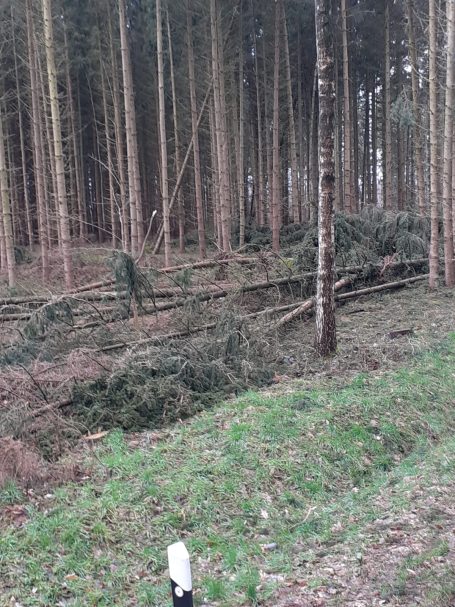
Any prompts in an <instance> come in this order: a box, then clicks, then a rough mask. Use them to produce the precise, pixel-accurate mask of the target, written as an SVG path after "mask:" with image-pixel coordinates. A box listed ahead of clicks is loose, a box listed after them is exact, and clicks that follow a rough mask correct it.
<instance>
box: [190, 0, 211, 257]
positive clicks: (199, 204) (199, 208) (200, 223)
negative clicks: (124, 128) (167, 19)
mask: <svg viewBox="0 0 455 607" xmlns="http://www.w3.org/2000/svg"><path fill="white" fill-rule="evenodd" d="M186 32H187V47H188V76H189V85H190V104H191V131H192V135H193V160H194V192H195V199H196V216H197V232H198V241H199V257H200V258H201V259H205V257H206V256H207V251H206V244H205V222H204V206H203V200H202V178H201V153H200V148H199V129H198V111H197V97H196V78H195V75H194V49H193V17H192V14H191V8H190V0H186Z"/></svg>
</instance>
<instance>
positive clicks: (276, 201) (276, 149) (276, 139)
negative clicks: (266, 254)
mask: <svg viewBox="0 0 455 607" xmlns="http://www.w3.org/2000/svg"><path fill="white" fill-rule="evenodd" d="M280 21H281V10H280V3H279V2H276V4H275V63H274V73H273V145H272V162H273V185H272V209H271V210H272V246H273V250H274V251H275V252H278V251H279V250H280V228H281V187H280V124H279V121H280V31H281V27H280Z"/></svg>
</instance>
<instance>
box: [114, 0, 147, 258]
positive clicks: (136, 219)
mask: <svg viewBox="0 0 455 607" xmlns="http://www.w3.org/2000/svg"><path fill="white" fill-rule="evenodd" d="M119 19H120V44H121V54H122V70H123V95H124V100H125V131H126V149H127V163H128V187H129V197H130V201H129V202H130V216H131V254H132V255H133V257H135V256H136V255H137V254H138V253H139V251H140V250H141V248H142V243H143V240H144V224H143V214H142V213H143V211H142V187H141V176H140V171H139V150H138V143H137V122H136V108H135V105H134V90H133V73H132V67H131V56H130V49H129V46H128V34H127V31H128V27H127V22H126V7H125V0H119Z"/></svg>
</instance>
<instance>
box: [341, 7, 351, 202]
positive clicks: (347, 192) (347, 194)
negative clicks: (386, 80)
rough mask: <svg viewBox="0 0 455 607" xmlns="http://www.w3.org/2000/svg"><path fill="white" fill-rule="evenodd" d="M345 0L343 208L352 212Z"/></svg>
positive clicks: (349, 94) (349, 91)
mask: <svg viewBox="0 0 455 607" xmlns="http://www.w3.org/2000/svg"><path fill="white" fill-rule="evenodd" d="M347 20H348V19H347V8H346V0H341V21H342V37H343V97H344V205H343V207H344V209H345V211H346V212H348V213H353V212H354V193H353V191H352V166H351V157H352V152H351V140H352V126H351V87H350V81H349V47H348V26H347Z"/></svg>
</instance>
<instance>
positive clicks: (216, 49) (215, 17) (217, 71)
mask: <svg viewBox="0 0 455 607" xmlns="http://www.w3.org/2000/svg"><path fill="white" fill-rule="evenodd" d="M217 4H218V2H217V0H210V26H211V34H212V74H213V97H214V102H215V131H216V143H217V156H218V159H217V163H218V173H219V182H220V196H219V200H220V216H221V230H222V243H221V247H222V249H223V251H229V250H230V249H231V226H230V224H231V217H230V216H231V203H230V187H229V154H228V143H227V127H226V112H225V107H224V103H225V98H224V94H223V92H224V73H223V66H222V64H223V57H222V54H221V52H222V43H221V42H220V23H219V11H218V6H217Z"/></svg>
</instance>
